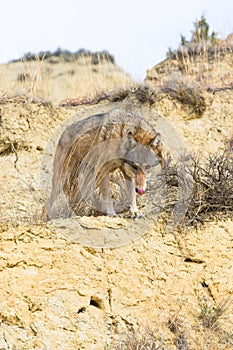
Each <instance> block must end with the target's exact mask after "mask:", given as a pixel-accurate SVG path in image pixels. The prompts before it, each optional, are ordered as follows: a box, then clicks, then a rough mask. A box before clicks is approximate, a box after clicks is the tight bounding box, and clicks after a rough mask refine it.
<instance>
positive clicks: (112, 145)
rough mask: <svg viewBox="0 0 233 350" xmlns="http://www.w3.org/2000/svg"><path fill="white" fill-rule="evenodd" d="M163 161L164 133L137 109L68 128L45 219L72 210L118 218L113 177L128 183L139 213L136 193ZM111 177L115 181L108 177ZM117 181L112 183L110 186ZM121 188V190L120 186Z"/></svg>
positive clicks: (134, 214)
mask: <svg viewBox="0 0 233 350" xmlns="http://www.w3.org/2000/svg"><path fill="white" fill-rule="evenodd" d="M158 162H160V163H162V146H161V142H160V134H159V133H157V132H156V131H155V130H154V128H153V127H152V126H151V125H150V124H149V123H148V122H146V120H145V119H144V118H143V117H142V116H141V115H140V113H138V112H136V111H133V112H132V111H130V112H127V111H126V110H125V109H116V110H112V111H110V112H108V113H103V114H98V115H93V116H90V117H88V118H86V119H83V120H81V121H78V122H76V123H74V124H72V125H70V126H68V127H67V128H66V130H65V131H64V132H63V134H62V135H61V137H60V140H59V142H58V145H57V148H56V152H55V156H54V162H53V178H52V191H51V195H50V198H49V200H48V201H47V204H46V206H45V209H44V212H45V213H44V215H45V217H46V219H47V220H50V219H54V218H58V217H68V216H69V215H71V214H72V213H73V212H74V213H75V214H78V215H80V214H81V215H82V214H83V213H84V215H86V214H85V213H87V212H86V211H85V209H86V208H87V207H89V208H92V210H91V211H89V212H88V214H89V215H90V214H94V215H99V214H102V215H103V214H107V215H110V216H115V215H117V214H118V213H119V211H120V210H119V209H118V211H117V212H116V208H115V207H114V198H113V197H114V195H113V192H114V189H113V186H114V179H113V174H114V173H115V172H116V171H117V172H118V177H120V178H121V180H123V181H125V184H126V190H124V194H125V193H126V195H127V198H128V203H129V212H130V216H131V217H137V216H138V217H140V216H141V213H140V212H139V210H138V208H137V203H136V196H137V194H138V195H142V194H144V193H145V191H146V181H147V172H148V169H149V168H150V167H151V166H153V165H155V164H156V163H158ZM111 179H113V181H110V180H111ZM112 182H113V184H112ZM118 192H119V193H120V192H121V189H119V188H118Z"/></svg>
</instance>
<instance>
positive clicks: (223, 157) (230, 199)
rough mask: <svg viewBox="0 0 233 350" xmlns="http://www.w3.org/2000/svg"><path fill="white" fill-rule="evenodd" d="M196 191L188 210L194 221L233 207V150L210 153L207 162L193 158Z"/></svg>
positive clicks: (228, 210) (224, 211) (230, 209)
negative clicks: (202, 162) (203, 162)
mask: <svg viewBox="0 0 233 350" xmlns="http://www.w3.org/2000/svg"><path fill="white" fill-rule="evenodd" d="M191 172H192V176H193V179H194V192H193V196H192V200H191V203H190V206H189V209H188V212H187V216H188V217H189V218H190V219H191V222H193V221H202V220H203V219H205V218H206V216H207V215H209V214H216V213H218V212H222V213H226V212H230V211H232V209H233V152H231V151H227V150H226V151H224V152H222V153H217V154H214V155H210V156H209V158H208V159H207V161H206V163H205V164H201V162H200V161H199V160H198V159H196V158H193V169H192V170H191Z"/></svg>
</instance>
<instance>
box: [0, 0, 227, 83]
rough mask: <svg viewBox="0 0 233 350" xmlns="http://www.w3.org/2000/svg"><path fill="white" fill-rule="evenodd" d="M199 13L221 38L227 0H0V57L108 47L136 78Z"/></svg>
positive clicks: (173, 44) (162, 56)
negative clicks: (59, 49)
mask: <svg viewBox="0 0 233 350" xmlns="http://www.w3.org/2000/svg"><path fill="white" fill-rule="evenodd" d="M202 15H204V16H205V17H206V19H207V22H208V23H209V25H210V30H214V31H215V32H217V33H218V36H219V37H220V38H224V37H226V36H227V35H228V34H229V33H232V32H233V1H232V0H221V1H220V0H212V1H211V0H191V1H190V0H174V1H173V0H160V1H157V0H154V1H153V0H128V1H127V0H114V1H112V0H1V4H0V38H1V48H0V63H7V62H8V61H9V60H12V59H15V58H19V57H22V56H23V55H24V54H25V53H27V52H33V53H38V52H39V51H42V50H43V51H44V50H50V51H54V50H56V49H57V48H58V47H60V48H62V49H67V50H70V51H77V50H78V49H80V48H85V49H87V50H91V51H101V50H107V51H108V52H109V53H111V54H113V56H114V57H115V61H116V63H117V65H119V66H120V67H121V68H123V69H124V70H125V71H126V72H127V73H129V74H130V75H131V77H132V78H133V79H134V80H137V81H141V80H143V79H144V78H145V76H146V70H147V69H149V68H152V67H153V66H154V65H155V64H157V63H159V62H161V61H162V60H163V59H165V57H166V52H167V51H168V48H169V47H171V48H173V49H175V48H177V47H178V45H179V42H180V35H181V34H183V35H185V36H186V38H187V39H190V36H191V31H192V30H193V28H194V26H193V22H195V20H197V19H199V18H200V17H201V16H202Z"/></svg>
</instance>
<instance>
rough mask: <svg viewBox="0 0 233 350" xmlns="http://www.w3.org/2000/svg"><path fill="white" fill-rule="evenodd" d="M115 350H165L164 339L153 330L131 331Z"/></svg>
mask: <svg viewBox="0 0 233 350" xmlns="http://www.w3.org/2000/svg"><path fill="white" fill-rule="evenodd" d="M114 349H115V350H158V349H161V350H165V349H166V348H165V347H164V337H163V336H161V335H159V332H158V331H157V330H155V329H150V328H147V329H145V330H143V331H142V330H137V331H136V330H133V331H131V332H130V333H129V334H127V336H126V339H125V340H122V341H119V342H118V344H116V346H115V347H114Z"/></svg>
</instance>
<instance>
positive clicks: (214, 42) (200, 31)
mask: <svg viewBox="0 0 233 350" xmlns="http://www.w3.org/2000/svg"><path fill="white" fill-rule="evenodd" d="M232 49H233V47H232V46H231V45H230V44H229V45H224V43H223V41H222V40H220V39H218V38H217V33H216V32H214V31H212V32H211V33H210V30H209V24H208V23H207V20H206V18H205V17H204V16H202V17H201V18H200V19H199V20H196V21H195V22H194V31H192V32H191V39H190V40H187V39H186V38H185V36H184V35H182V34H181V42H180V46H179V48H178V49H177V50H172V49H171V48H169V50H168V52H167V57H168V58H180V59H183V57H184V56H190V57H195V56H200V55H206V54H208V56H209V58H213V57H214V55H215V54H216V52H218V53H221V54H225V53H226V52H228V51H229V52H232Z"/></svg>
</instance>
